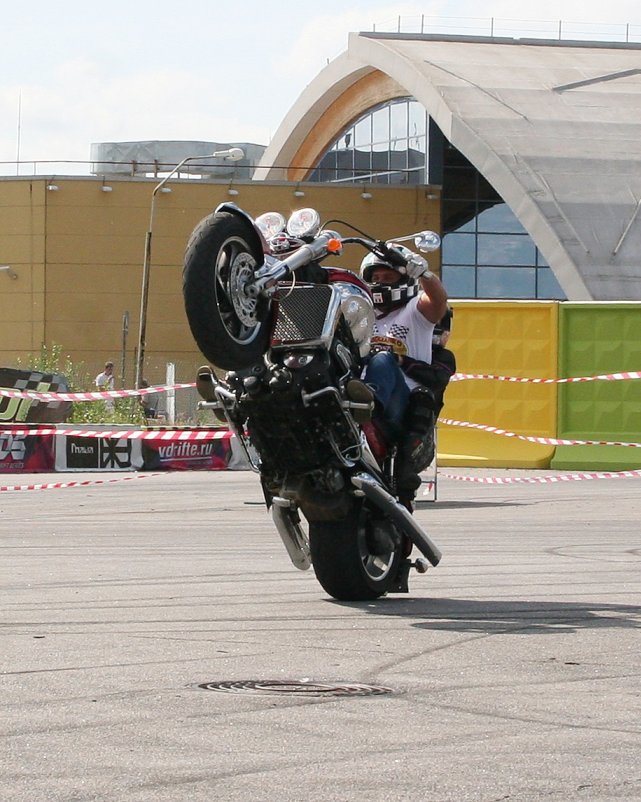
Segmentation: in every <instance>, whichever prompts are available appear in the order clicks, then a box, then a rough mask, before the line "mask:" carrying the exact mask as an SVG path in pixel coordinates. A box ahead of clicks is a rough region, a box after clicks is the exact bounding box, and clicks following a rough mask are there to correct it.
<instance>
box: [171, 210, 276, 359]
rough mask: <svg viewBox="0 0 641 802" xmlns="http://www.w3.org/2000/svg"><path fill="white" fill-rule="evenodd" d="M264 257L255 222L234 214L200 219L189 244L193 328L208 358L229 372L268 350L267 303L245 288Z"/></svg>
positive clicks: (188, 306)
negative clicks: (247, 292) (256, 236)
mask: <svg viewBox="0 0 641 802" xmlns="http://www.w3.org/2000/svg"><path fill="white" fill-rule="evenodd" d="M262 259H263V255H262V253H261V252H260V251H259V250H258V248H257V246H256V243H255V232H254V231H253V229H252V228H251V225H250V224H249V223H248V221H246V220H244V219H243V218H241V217H239V216H238V215H236V214H232V213H230V212H219V213H215V214H211V215H209V216H208V217H206V218H205V219H204V220H202V221H201V222H200V223H199V225H198V226H197V227H196V229H195V230H194V232H193V234H192V236H191V238H190V240H189V243H188V245H187V252H186V254H185V264H184V269H183V298H184V302H185V311H186V313H187V320H188V322H189V327H190V329H191V333H192V334H193V337H194V340H195V341H196V344H197V345H198V347H199V348H200V350H201V351H202V353H203V354H204V355H205V356H206V357H207V359H208V360H209V361H210V362H211V363H212V364H213V365H217V366H218V367H220V368H224V369H225V370H241V369H242V368H246V367H249V366H250V365H252V364H254V363H255V362H257V361H258V360H259V359H260V358H261V357H262V355H263V354H264V353H265V351H266V349H267V345H268V340H269V324H268V320H267V317H268V312H269V310H268V308H267V302H266V301H265V300H264V299H260V298H252V297H251V296H249V295H248V294H246V293H245V290H244V288H245V286H246V285H247V284H248V282H250V281H251V280H252V279H253V277H254V272H255V270H256V269H257V268H258V267H260V266H261V265H262Z"/></svg>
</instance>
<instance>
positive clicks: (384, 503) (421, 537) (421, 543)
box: [352, 473, 442, 567]
mask: <svg viewBox="0 0 641 802" xmlns="http://www.w3.org/2000/svg"><path fill="white" fill-rule="evenodd" d="M352 484H353V485H354V487H356V488H357V489H358V490H360V491H362V492H363V493H364V494H365V496H366V498H367V499H368V500H369V501H371V502H372V503H373V504H375V505H376V506H377V507H378V508H379V509H380V510H381V511H382V512H384V513H385V515H387V516H389V518H390V519H391V520H392V522H393V523H394V524H396V526H398V528H399V529H400V530H401V531H402V532H403V533H404V534H406V535H407V536H408V537H409V539H410V540H411V541H412V543H413V544H414V545H415V546H416V548H417V549H418V550H419V551H420V552H421V554H423V556H424V557H427V559H428V560H429V562H430V563H431V564H432V565H433V566H435V567H436V566H437V565H438V564H439V562H440V561H441V557H442V554H441V550H440V549H439V547H438V546H437V545H436V544H435V543H433V542H432V540H431V539H430V538H429V537H428V535H427V534H426V533H425V532H424V531H423V530H422V529H421V527H420V526H419V525H418V524H417V523H416V521H415V520H414V518H413V517H412V515H411V513H410V512H409V511H408V510H407V509H406V508H405V507H404V506H403V505H402V504H399V503H398V501H397V500H396V499H395V498H394V496H393V495H392V494H391V493H388V492H387V490H385V488H384V487H383V486H382V485H381V484H380V482H377V481H376V479H375V478H374V477H373V476H370V475H369V474H367V473H357V474H354V476H352Z"/></svg>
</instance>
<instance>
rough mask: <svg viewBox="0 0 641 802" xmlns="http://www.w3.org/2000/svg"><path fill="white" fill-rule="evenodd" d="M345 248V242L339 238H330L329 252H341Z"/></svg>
mask: <svg viewBox="0 0 641 802" xmlns="http://www.w3.org/2000/svg"><path fill="white" fill-rule="evenodd" d="M342 250H343V243H342V242H341V241H340V240H339V239H333V238H332V239H330V240H329V242H328V243H327V252H328V253H340V252H341V251H342Z"/></svg>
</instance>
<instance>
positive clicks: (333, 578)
mask: <svg viewBox="0 0 641 802" xmlns="http://www.w3.org/2000/svg"><path fill="white" fill-rule="evenodd" d="M402 541H403V539H402V537H400V535H399V533H398V532H397V530H395V529H394V527H393V525H392V524H391V522H389V521H387V520H385V519H381V518H379V517H376V516H375V515H373V514H372V510H371V509H370V508H369V507H368V506H366V504H364V503H363V502H362V501H360V500H359V501H355V502H354V505H353V508H352V510H351V512H350V513H349V514H348V515H347V516H346V517H345V518H341V519H339V520H337V521H312V522H310V524H309V545H310V550H311V557H312V565H313V567H314V572H315V574H316V578H317V579H318V581H319V582H320V584H321V586H322V587H323V589H324V590H325V591H326V592H327V593H329V595H330V596H333V597H334V598H335V599H338V600H340V601H367V600H370V599H377V598H379V596H384V595H385V594H386V593H387V592H388V591H389V590H391V589H392V588H393V587H394V586H395V585H396V584H397V577H398V572H399V564H400V562H401V560H402V558H403V555H402V545H401V544H402Z"/></svg>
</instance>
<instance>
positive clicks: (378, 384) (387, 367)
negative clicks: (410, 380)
mask: <svg viewBox="0 0 641 802" xmlns="http://www.w3.org/2000/svg"><path fill="white" fill-rule="evenodd" d="M364 381H365V383H366V384H368V385H369V386H370V387H371V388H372V390H373V391H374V395H375V397H376V400H377V401H378V402H379V404H380V405H381V407H382V408H383V419H384V420H385V422H387V423H388V424H389V425H390V428H391V429H392V432H391V434H393V435H394V437H398V435H399V434H400V433H401V431H402V428H403V416H404V415H405V410H406V409H407V402H408V401H409V397H410V390H409V387H408V386H407V383H406V381H405V374H404V373H403V371H402V370H401V367H400V365H399V364H398V361H397V359H396V357H395V356H394V354H393V353H392V352H391V351H379V352H378V353H376V354H373V355H372V356H371V357H370V358H369V361H368V363H367V366H366V368H365V376H364Z"/></svg>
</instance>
